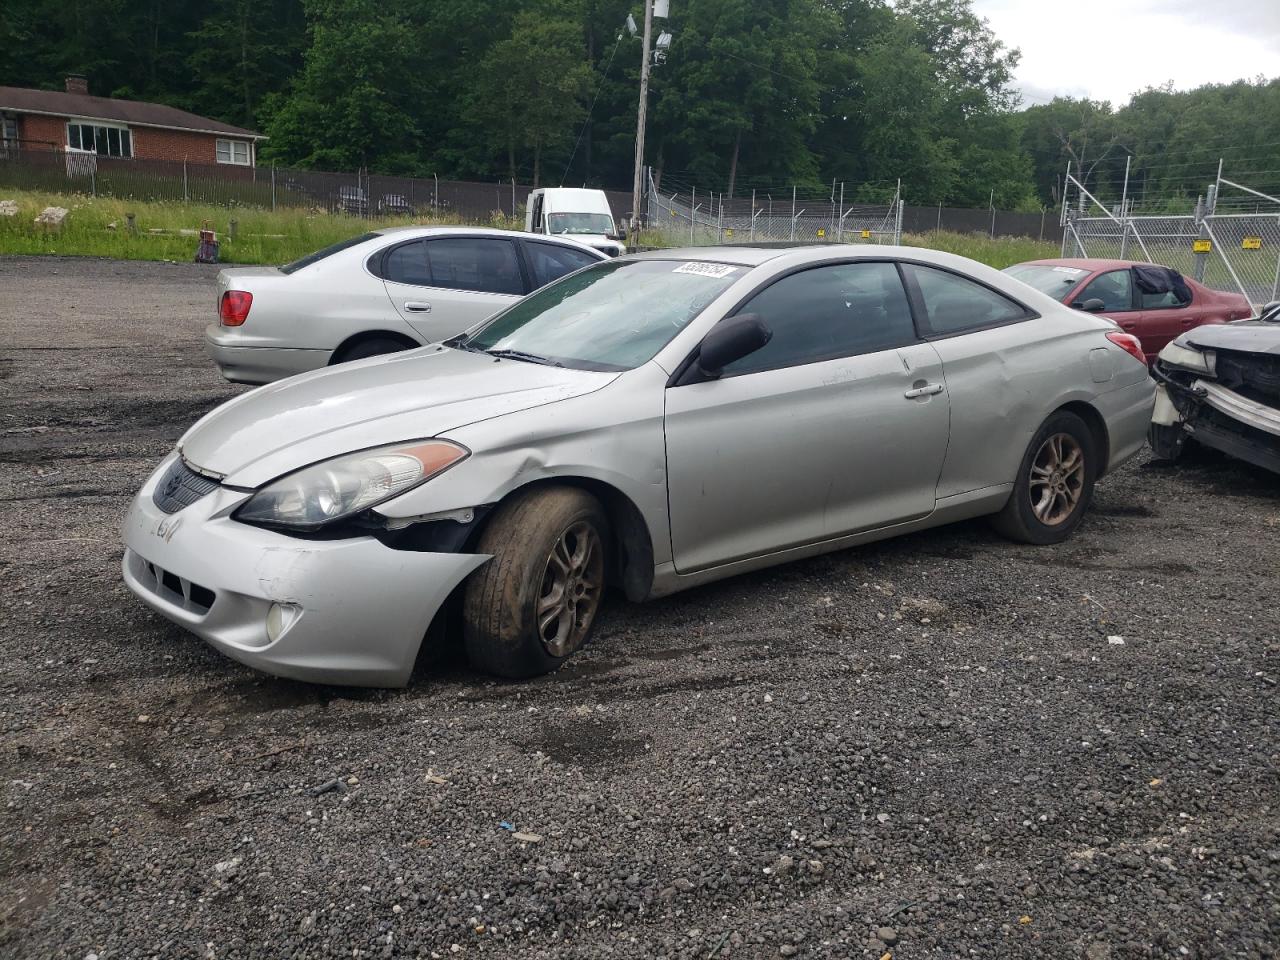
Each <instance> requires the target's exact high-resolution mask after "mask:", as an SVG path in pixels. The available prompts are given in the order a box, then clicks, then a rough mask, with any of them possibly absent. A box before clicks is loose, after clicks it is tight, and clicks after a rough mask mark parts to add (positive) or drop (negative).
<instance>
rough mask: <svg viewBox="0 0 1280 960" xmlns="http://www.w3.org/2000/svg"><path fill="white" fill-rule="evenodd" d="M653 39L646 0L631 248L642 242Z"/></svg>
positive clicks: (650, 8) (650, 2) (650, 9)
mask: <svg viewBox="0 0 1280 960" xmlns="http://www.w3.org/2000/svg"><path fill="white" fill-rule="evenodd" d="M652 39H653V0H644V42H643V46H642V50H643V52H642V53H641V60H640V108H639V110H637V112H636V170H635V180H634V181H633V182H632V185H631V246H633V247H634V246H636V245H637V244H639V242H640V190H641V178H642V177H643V176H644V115H645V113H646V111H647V110H648V108H649V59H650V53H649V45H650V42H651V41H652Z"/></svg>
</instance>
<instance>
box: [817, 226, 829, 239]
mask: <svg viewBox="0 0 1280 960" xmlns="http://www.w3.org/2000/svg"><path fill="white" fill-rule="evenodd" d="M826 235H827V231H826V230H824V229H823V228H822V227H819V228H818V236H820V237H825V236H826Z"/></svg>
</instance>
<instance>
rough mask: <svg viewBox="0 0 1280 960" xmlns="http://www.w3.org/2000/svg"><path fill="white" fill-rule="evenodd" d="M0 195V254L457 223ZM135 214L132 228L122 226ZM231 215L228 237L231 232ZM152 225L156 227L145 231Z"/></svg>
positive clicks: (910, 238)
mask: <svg viewBox="0 0 1280 960" xmlns="http://www.w3.org/2000/svg"><path fill="white" fill-rule="evenodd" d="M0 200H16V201H17V203H18V213H17V215H16V216H13V217H4V216H0V254H62V255H70V256H96V257H114V258H116V259H121V260H191V259H192V258H193V257H194V256H195V252H196V246H197V243H198V239H197V237H196V236H194V235H183V234H180V233H179V232H178V231H180V230H188V231H194V230H198V229H200V227H201V226H202V225H205V224H208V226H209V227H211V228H212V229H213V230H214V231H215V232H216V233H217V235H218V242H219V245H220V250H219V254H220V257H221V259H222V261H223V262H224V263H246V264H275V263H287V262H289V261H290V260H296V259H298V258H299V257H301V256H304V255H306V254H308V253H310V252H312V251H313V250H318V249H320V248H321V247H326V246H328V245H329V244H331V243H337V242H338V241H340V240H345V239H347V238H348V237H353V236H356V235H357V234H361V233H364V232H366V231H369V230H374V229H377V228H379V227H387V226H404V225H408V224H427V223H457V222H459V221H458V220H457V219H450V218H447V217H438V218H432V217H424V216H422V215H418V216H414V217H381V218H376V219H373V220H362V219H359V218H357V217H351V216H347V215H345V214H331V213H324V212H316V211H307V210H297V209H289V210H277V211H274V212H272V211H269V210H260V209H253V208H247V207H239V208H228V207H216V206H201V205H198V204H185V203H169V202H165V201H135V200H115V199H111V198H108V197H89V196H81V195H74V194H72V195H68V194H55V193H41V192H36V191H19V190H0ZM48 206H59V207H66V208H67V209H68V210H69V211H70V212H69V213H68V215H67V219H66V220H65V221H64V222H63V225H62V229H61V230H57V231H47V230H45V229H44V228H43V227H40V226H37V225H36V224H35V222H34V221H35V218H36V216H37V215H39V213H40V211H41V210H43V209H44V208H45V207H48ZM130 213H132V214H133V215H134V223H135V226H136V232H131V231H130V230H129V229H128V220H127V215H128V214H130ZM232 220H235V221H236V231H235V237H234V238H232V237H231V236H230V231H231V221H232ZM490 225H491V226H495V227H505V228H509V229H518V228H519V227H520V226H521V224H520V223H517V222H516V221H513V220H511V219H509V218H506V217H502V216H500V215H495V218H494V220H493V221H492V222H491V224H490ZM152 231H158V232H154V233H153V232H152ZM641 241H642V243H645V244H649V245H653V246H659V245H661V234H660V233H658V232H657V231H654V232H653V233H652V235H651V234H650V233H649V232H646V233H644V234H643V235H642V236H641ZM903 243H904V244H907V245H909V246H916V247H927V248H930V249H933V250H946V251H949V252H951V253H958V254H961V255H963V256H966V257H971V258H972V259H974V260H978V261H981V262H982V263H986V264H989V265H991V266H993V267H996V268H1001V267H1007V266H1009V265H1010V264H1013V263H1019V262H1020V261H1023V260H1035V259H1038V258H1041V257H1052V256H1056V255H1057V252H1058V247H1057V245H1056V244H1053V243H1042V242H1038V241H1036V240H1030V239H1026V238H1022V237H998V238H996V239H994V240H992V239H990V238H988V237H985V236H983V235H981V234H964V233H948V232H945V231H941V232H936V231H935V232H930V233H923V234H914V235H905V236H904V237H903Z"/></svg>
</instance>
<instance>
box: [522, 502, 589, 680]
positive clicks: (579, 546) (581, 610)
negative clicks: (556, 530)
mask: <svg viewBox="0 0 1280 960" xmlns="http://www.w3.org/2000/svg"><path fill="white" fill-rule="evenodd" d="M603 593H604V546H603V544H602V543H601V541H600V534H599V533H598V532H597V531H596V528H595V526H594V525H592V524H590V523H588V522H587V521H585V520H581V521H579V522H577V523H575V524H573V525H571V526H570V527H569V528H568V529H566V530H565V531H564V533H562V534H560V537H559V539H557V540H556V543H555V546H554V547H552V548H551V555H550V556H549V557H548V558H547V569H546V572H545V573H544V574H543V576H542V589H541V591H540V592H539V596H538V607H537V616H538V636H539V637H540V638H541V639H542V645H543V646H544V647H545V648H546V651H547V653H549V654H550V655H551V656H553V657H565V656H568V655H569V654H570V653H572V652H573V651H574V650H576V649H577V648H578V647H579V646H581V644H582V641H583V638H584V637H585V636H586V635H587V631H588V630H589V629H590V628H591V621H592V620H593V619H594V618H595V615H596V611H597V610H598V609H599V608H600V600H601V597H602V596H603Z"/></svg>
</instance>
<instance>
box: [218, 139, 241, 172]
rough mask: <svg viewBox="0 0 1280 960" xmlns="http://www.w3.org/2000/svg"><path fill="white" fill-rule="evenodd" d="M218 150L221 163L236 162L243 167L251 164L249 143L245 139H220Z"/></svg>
mask: <svg viewBox="0 0 1280 960" xmlns="http://www.w3.org/2000/svg"><path fill="white" fill-rule="evenodd" d="M217 151H218V162H219V163H236V164H239V165H240V166H242V167H247V166H248V165H249V144H247V143H245V142H244V141H243V140H219V141H218V144H217Z"/></svg>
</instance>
